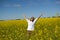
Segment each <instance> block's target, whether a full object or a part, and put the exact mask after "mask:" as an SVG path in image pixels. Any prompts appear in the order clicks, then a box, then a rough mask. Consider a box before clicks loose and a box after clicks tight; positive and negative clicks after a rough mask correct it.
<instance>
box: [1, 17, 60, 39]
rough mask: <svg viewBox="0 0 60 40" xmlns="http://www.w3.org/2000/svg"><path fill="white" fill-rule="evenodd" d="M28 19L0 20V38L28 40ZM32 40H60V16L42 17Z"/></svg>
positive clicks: (37, 23)
mask: <svg viewBox="0 0 60 40" xmlns="http://www.w3.org/2000/svg"><path fill="white" fill-rule="evenodd" d="M26 29H27V22H26V20H6V21H0V40H28V39H27V38H28V36H27V30H26ZM30 40H60V18H40V19H39V20H38V21H37V22H36V24H35V30H34V32H32V34H31V38H30Z"/></svg>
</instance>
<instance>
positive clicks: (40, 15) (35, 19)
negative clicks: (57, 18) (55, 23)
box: [34, 14, 42, 23]
mask: <svg viewBox="0 0 60 40" xmlns="http://www.w3.org/2000/svg"><path fill="white" fill-rule="evenodd" d="M41 16H42V14H41V15H40V16H39V17H38V18H36V19H35V20H34V23H35V22H36V21H37V20H38V19H39V18H40V17H41Z"/></svg>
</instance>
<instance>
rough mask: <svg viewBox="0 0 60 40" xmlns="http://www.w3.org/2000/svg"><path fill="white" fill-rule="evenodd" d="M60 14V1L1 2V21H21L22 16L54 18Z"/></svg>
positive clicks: (26, 0)
mask: <svg viewBox="0 0 60 40" xmlns="http://www.w3.org/2000/svg"><path fill="white" fill-rule="evenodd" d="M57 12H59V15H60V0H0V19H2V20H3V19H6V20H7V19H19V18H20V19H21V18H23V16H22V14H26V16H27V17H28V18H29V17H31V16H34V17H38V16H39V15H40V14H41V13H44V16H43V17H49V16H54V15H56V13H57Z"/></svg>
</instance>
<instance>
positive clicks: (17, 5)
mask: <svg viewBox="0 0 60 40" xmlns="http://www.w3.org/2000/svg"><path fill="white" fill-rule="evenodd" d="M13 7H21V5H20V4H13Z"/></svg>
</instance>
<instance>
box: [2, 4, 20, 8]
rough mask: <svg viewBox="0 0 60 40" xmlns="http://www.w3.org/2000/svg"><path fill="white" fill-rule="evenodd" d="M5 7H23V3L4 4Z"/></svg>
mask: <svg viewBox="0 0 60 40" xmlns="http://www.w3.org/2000/svg"><path fill="white" fill-rule="evenodd" d="M3 6H4V7H21V4H4V5H3Z"/></svg>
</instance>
